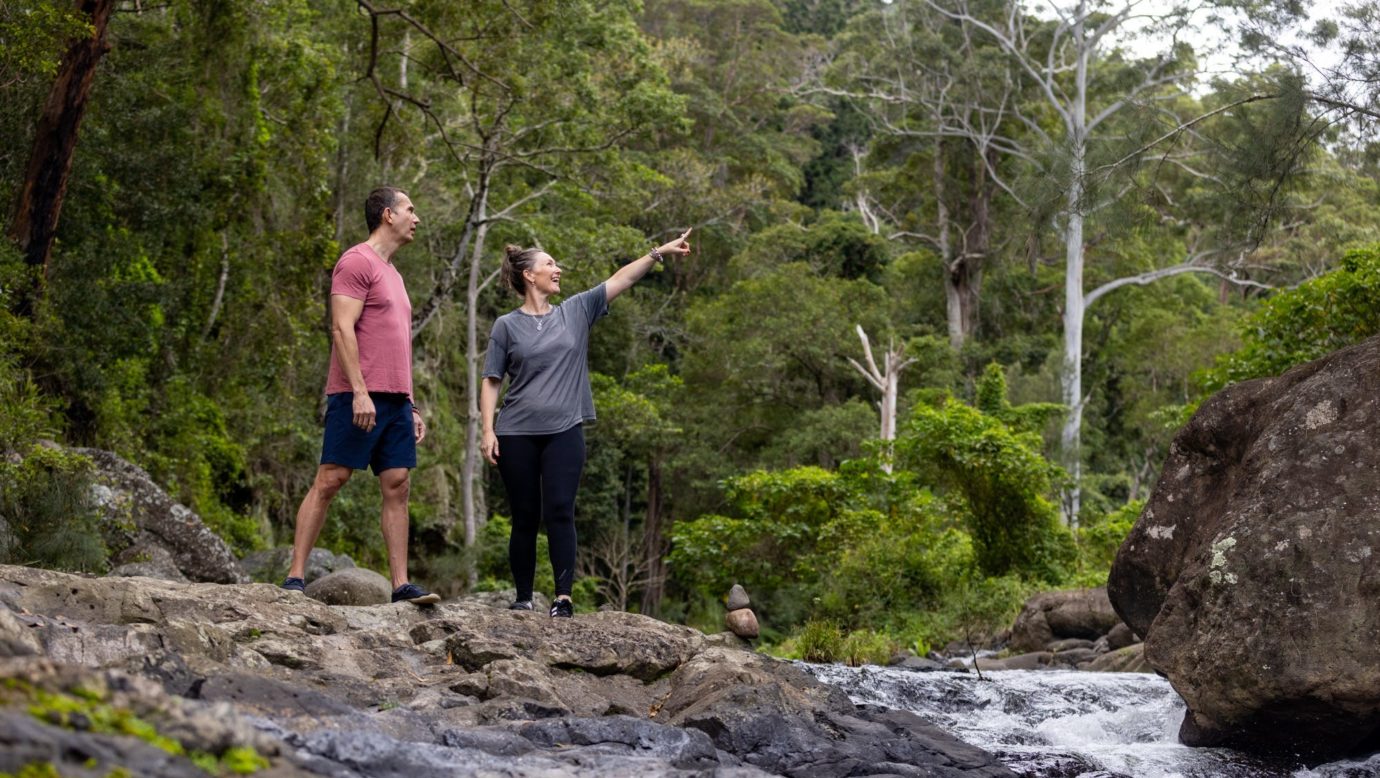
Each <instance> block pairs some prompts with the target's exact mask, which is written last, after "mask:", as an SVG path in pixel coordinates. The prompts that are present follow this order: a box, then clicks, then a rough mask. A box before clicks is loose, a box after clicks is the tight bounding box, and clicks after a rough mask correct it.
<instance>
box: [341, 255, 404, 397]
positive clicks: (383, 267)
mask: <svg viewBox="0 0 1380 778" xmlns="http://www.w3.org/2000/svg"><path fill="white" fill-rule="evenodd" d="M331 294H333V295H336V294H340V295H345V296H346V297H353V298H355V299H356V300H363V301H364V311H363V312H361V313H360V315H359V319H358V320H357V321H356V322H355V338H356V339H357V340H358V341H359V367H360V371H361V372H363V373H364V385H365V386H367V387H369V391H371V392H397V393H400V394H406V395H407V396H408V398H409V399H411V397H412V302H411V301H410V300H408V299H407V288H406V287H404V286H403V280H402V276H401V275H400V274H399V273H398V269H397V268H395V267H393V265H392V264H391V263H389V262H384V261H383V258H382V257H380V256H379V255H378V253H377V252H375V251H374V250H373V249H372V248H370V247H369V244H367V243H361V244H359V245H358V246H353V247H351V248H350V249H349V250H348V251H346V252H345V253H344V254H342V255H340V261H339V262H336V263H335V270H334V271H332V272H331ZM349 391H352V390H351V388H350V379H349V378H348V377H346V375H345V370H344V368H342V367H341V366H340V359H339V357H338V355H337V354H336V352H335V346H334V345H332V346H331V372H330V375H329V376H328V377H327V378H326V394H338V393H340V392H349Z"/></svg>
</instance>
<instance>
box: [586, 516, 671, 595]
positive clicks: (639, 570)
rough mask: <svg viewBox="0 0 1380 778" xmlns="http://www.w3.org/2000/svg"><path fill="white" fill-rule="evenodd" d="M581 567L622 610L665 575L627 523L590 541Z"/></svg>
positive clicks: (607, 530) (608, 530)
mask: <svg viewBox="0 0 1380 778" xmlns="http://www.w3.org/2000/svg"><path fill="white" fill-rule="evenodd" d="M580 568H581V570H580V576H581V577H586V578H593V579H596V580H597V581H598V585H597V587H596V589H597V591H598V592H599V596H600V597H603V598H604V601H605V602H606V603H608V604H609V605H612V606H613V607H615V608H617V609H618V610H620V611H625V610H627V609H628V603H630V602H632V599H633V595H634V594H636V593H637V592H639V591H641V590H643V589H645V588H646V587H647V586H649V585H651V584H653V583H658V582H660V580H661V579H662V578H664V576H665V573H660V574H656V573H654V572H653V571H652V569H651V564H650V562H649V560H648V558H647V554H646V551H645V549H644V548H643V544H642V541H641V538H639V537H638V535H637V534H636V533H634V532H632V531H631V530H630V529H629V528H628V526H627V525H626V524H620V525H618V526H617V527H614V528H611V529H605V530H603V531H601V532H600V533H599V534H598V535H596V536H595V539H594V542H593V543H588V544H586V545H585V552H584V554H583V555H582V559H581V561H580Z"/></svg>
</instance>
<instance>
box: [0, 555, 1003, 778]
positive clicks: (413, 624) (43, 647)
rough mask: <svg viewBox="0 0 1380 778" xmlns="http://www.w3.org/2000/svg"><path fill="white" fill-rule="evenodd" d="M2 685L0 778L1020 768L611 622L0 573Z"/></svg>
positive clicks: (750, 661) (775, 669)
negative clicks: (230, 764)
mask: <svg viewBox="0 0 1380 778" xmlns="http://www.w3.org/2000/svg"><path fill="white" fill-rule="evenodd" d="M735 640H736V639H735ZM6 679H8V681H7V680H6ZM11 682H12V683H11ZM0 688H3V689H5V690H7V691H6V694H5V695H4V696H3V698H0V699H3V704H0V717H3V721H0V731H2V732H3V734H0V754H3V756H0V772H3V771H10V772H14V771H17V769H19V767H20V766H22V764H29V763H34V762H44V761H46V762H51V763H52V764H53V765H54V766H55V767H57V768H58V769H59V771H60V772H61V774H63V775H68V774H71V775H84V774H88V773H89V774H92V775H106V774H108V773H109V772H110V770H111V769H112V768H114V767H117V766H125V767H127V768H128V769H130V770H132V771H133V772H134V773H135V774H138V775H142V776H180V775H195V774H199V773H197V772H196V770H197V768H196V764H198V763H204V762H205V760H207V759H216V760H228V759H231V758H243V757H244V754H245V753H246V752H248V753H252V754H255V755H257V757H256V758H260V759H262V760H264V764H266V765H267V768H266V769H265V770H264V771H262V772H261V773H259V774H262V775H269V776H297V775H329V776H364V775H368V776H400V777H405V778H426V777H427V776H433V775H434V776H442V775H444V776H456V775H461V776H464V775H497V776H506V775H512V776H520V775H542V776H620V775H626V776H692V775H694V776H703V775H715V776H759V775H800V776H804V775H809V776H816V775H818V776H831V775H837V776H844V775H877V774H889V775H933V776H1007V775H1011V773H1010V772H1009V771H1008V770H1006V768H1004V767H1002V766H1001V765H1000V764H998V763H997V762H996V761H995V760H994V758H993V757H992V756H990V755H989V754H986V753H985V752H983V751H981V750H980V749H977V748H974V747H971V746H968V745H965V744H963V743H961V742H959V741H957V740H955V739H953V738H952V737H950V736H948V735H946V734H944V733H943V732H941V731H940V730H938V729H936V728H934V727H932V726H930V724H928V723H927V722H926V721H924V720H923V719H921V718H919V717H917V716H914V715H911V714H901V713H896V712H893V711H889V710H886V709H881V708H870V707H859V706H855V705H854V704H853V703H851V702H850V701H849V699H848V698H847V696H846V695H844V694H842V693H841V692H839V691H837V690H835V689H833V688H831V687H829V686H826V685H824V684H822V683H820V682H818V681H816V680H815V679H814V678H813V677H812V676H810V675H808V674H806V673H804V672H802V671H801V670H800V669H799V668H797V667H796V666H794V665H792V664H790V663H788V662H782V661H779V660H775V659H772V658H770V657H766V656H763V655H760V654H756V653H753V652H751V651H750V650H744V649H743V648H742V647H741V645H740V644H735V643H733V642H730V641H727V640H722V639H716V640H710V639H707V638H706V637H705V636H704V635H702V634H701V633H699V632H697V631H695V630H691V629H688V628H684V627H677V626H673V625H669V624H664V623H662V622H659V621H656V620H654V619H649V618H645V617H642V616H638V615H635V614H627V613H617V612H608V613H597V614H589V615H584V614H581V615H579V616H577V617H576V618H574V619H570V620H552V619H550V618H549V617H546V616H545V615H544V614H541V613H533V612H514V611H508V610H504V609H499V608H495V607H492V606H491V605H488V604H482V603H478V602H470V601H464V600H461V601H454V602H447V603H442V604H440V605H438V606H435V607H431V608H417V607H415V606H411V605H407V604H398V605H392V604H384V605H373V606H359V607H351V606H330V605H326V604H324V603H321V602H317V601H316V600H313V599H311V598H309V597H306V596H304V595H302V594H301V593H296V592H286V591H283V590H281V589H279V588H277V587H276V586H274V585H271V584H244V585H214V584H206V583H176V582H170V581H166V580H155V579H150V578H141V577H107V578H86V577H80V576H73V575H66V574H62V573H55V572H50V571H44V570H35V569H29V568H14V567H0ZM44 695H47V696H44ZM52 695H59V696H61V695H66V698H70V699H71V700H75V702H72V703H70V704H72V705H79V706H80V705H87V704H90V705H96V706H100V705H106V706H111V705H114V704H116V703H117V702H118V704H119V705H122V706H125V707H126V708H128V709H129V710H132V711H134V712H136V713H137V715H138V716H139V717H140V719H141V720H142V721H144V722H146V723H147V725H148V727H149V729H148V732H152V733H156V735H157V736H158V737H163V738H167V742H176V743H177V744H178V745H177V749H176V750H178V751H180V753H177V754H172V753H169V752H168V750H166V749H163V748H159V747H156V746H154V745H150V742H149V741H148V740H147V739H145V740H141V739H138V738H131V737H130V736H128V735H117V734H112V733H110V732H106V731H101V728H100V727H99V726H92V725H91V723H90V722H91V721H93V720H97V719H99V715H97V714H91V715H90V716H88V718H87V719H74V718H71V717H70V716H69V717H67V718H63V716H60V715H56V714H54V715H53V716H51V717H48V718H44V717H40V716H35V715H34V714H33V713H32V712H31V710H30V708H31V706H32V705H34V704H35V700H39V699H43V700H48V703H45V704H53V703H52V700H53V699H56V698H55V697H53V696H52ZM88 698H90V699H88ZM83 700H85V702H82V701H83ZM64 704H67V703H64ZM59 707H60V706H59ZM100 715H104V714H100ZM11 724H13V726H10V725H11ZM165 745H166V743H165ZM236 754H238V755H239V756H238V757H236ZM193 755H195V756H196V758H197V759H198V760H200V762H193V761H192V756H193ZM222 763H224V762H223V761H222Z"/></svg>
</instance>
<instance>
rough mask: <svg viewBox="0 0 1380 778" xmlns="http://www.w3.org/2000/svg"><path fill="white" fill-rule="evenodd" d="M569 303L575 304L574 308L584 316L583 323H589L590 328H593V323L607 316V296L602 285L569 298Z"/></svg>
mask: <svg viewBox="0 0 1380 778" xmlns="http://www.w3.org/2000/svg"><path fill="white" fill-rule="evenodd" d="M571 301H572V302H575V303H577V306H576V307H577V308H578V310H579V311H580V312H581V313H583V314H584V316H585V321H587V322H589V324H590V326H594V322H596V321H599V319H601V318H603V317H605V316H607V315H608V314H609V295H608V292H607V291H606V290H605V289H604V285H603V284H599V285H598V286H596V287H594V288H593V289H590V290H588V291H585V292H580V293H579V294H577V295H575V296H574V297H573V298H571Z"/></svg>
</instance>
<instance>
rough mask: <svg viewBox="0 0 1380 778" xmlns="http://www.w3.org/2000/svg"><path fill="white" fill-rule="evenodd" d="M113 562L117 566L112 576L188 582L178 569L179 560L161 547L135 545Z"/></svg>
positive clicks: (111, 573)
mask: <svg viewBox="0 0 1380 778" xmlns="http://www.w3.org/2000/svg"><path fill="white" fill-rule="evenodd" d="M111 562H112V563H113V564H114V565H115V567H114V568H113V569H111V571H110V573H109V574H110V575H123V576H142V577H144V578H159V579H162V580H164V581H180V582H184V583H185V582H186V581H187V576H185V575H183V574H182V571H181V570H179V569H178V568H177V560H176V559H174V558H173V555H172V552H171V551H169V550H168V549H166V548H164V547H163V546H160V545H155V544H152V543H148V542H142V543H135V544H134V545H132V546H130V547H129V548H127V549H125V550H124V551H121V552H120V553H119V554H116V555H115V557H114V558H113V559H111Z"/></svg>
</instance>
